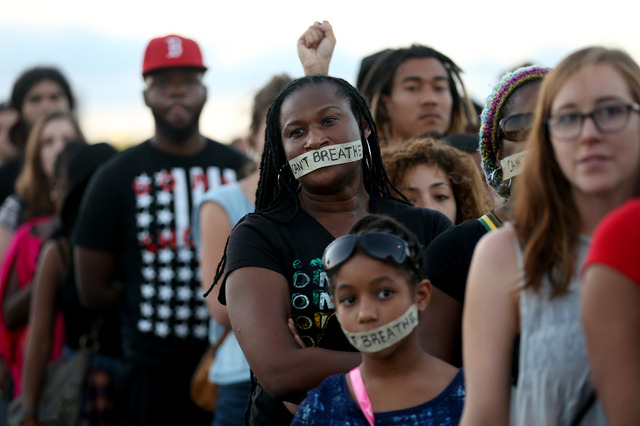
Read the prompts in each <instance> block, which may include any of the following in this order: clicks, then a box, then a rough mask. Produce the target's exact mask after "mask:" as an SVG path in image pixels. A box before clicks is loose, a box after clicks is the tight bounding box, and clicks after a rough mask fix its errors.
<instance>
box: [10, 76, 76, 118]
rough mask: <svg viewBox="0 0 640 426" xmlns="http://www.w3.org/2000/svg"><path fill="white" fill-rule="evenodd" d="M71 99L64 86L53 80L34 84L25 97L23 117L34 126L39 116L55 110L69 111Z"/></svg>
mask: <svg viewBox="0 0 640 426" xmlns="http://www.w3.org/2000/svg"><path fill="white" fill-rule="evenodd" d="M70 109H71V107H70V106H69V100H68V99H67V96H66V95H65V93H64V90H62V87H60V85H59V84H58V83H56V82H55V81H53V80H42V81H40V82H39V83H36V84H34V85H33V87H32V88H31V89H29V91H28V92H27V94H26V95H25V97H24V102H23V104H22V119H23V120H24V121H25V122H26V123H27V124H28V125H29V126H32V125H33V123H35V122H36V121H37V120H38V119H39V118H41V117H44V116H46V115H48V114H51V113H54V112H69V110H70Z"/></svg>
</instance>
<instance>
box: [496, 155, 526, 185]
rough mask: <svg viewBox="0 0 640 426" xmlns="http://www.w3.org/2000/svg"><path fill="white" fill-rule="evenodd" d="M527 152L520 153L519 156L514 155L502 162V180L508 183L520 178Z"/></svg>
mask: <svg viewBox="0 0 640 426" xmlns="http://www.w3.org/2000/svg"><path fill="white" fill-rule="evenodd" d="M525 154H526V151H522V152H519V153H517V154H513V155H510V156H508V157H507V158H504V159H503V160H502V161H501V162H500V167H502V180H503V181H506V180H509V179H511V178H512V177H514V176H518V175H519V174H520V172H521V171H522V166H523V164H524V155H525Z"/></svg>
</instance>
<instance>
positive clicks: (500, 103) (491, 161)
mask: <svg viewBox="0 0 640 426" xmlns="http://www.w3.org/2000/svg"><path fill="white" fill-rule="evenodd" d="M549 71H550V68H545V67H539V66H536V65H531V66H527V67H522V68H518V69H516V70H515V71H512V72H509V73H507V74H505V75H504V76H503V77H502V78H501V79H500V82H498V84H497V85H496V87H495V88H494V89H493V91H492V92H491V94H490V95H489V96H488V97H487V105H486V107H485V108H484V110H483V111H482V114H481V116H480V120H481V123H480V156H481V157H482V168H483V170H484V173H485V176H486V179H487V183H488V184H489V186H491V188H493V190H494V192H495V193H496V194H498V195H499V196H500V197H502V198H504V199H505V200H507V199H509V196H510V195H511V186H510V185H504V184H503V182H502V168H501V167H500V165H499V164H498V160H497V157H496V156H497V154H498V152H499V151H501V150H502V137H501V136H500V129H499V127H498V124H499V123H500V120H501V119H502V118H504V115H505V114H504V110H505V108H504V107H505V105H506V104H507V100H508V99H509V96H511V94H512V93H513V92H514V91H515V90H516V89H518V88H520V87H522V86H523V85H524V84H526V83H529V82H532V81H541V80H542V78H543V77H544V76H545V74H547V73H548V72H549Z"/></svg>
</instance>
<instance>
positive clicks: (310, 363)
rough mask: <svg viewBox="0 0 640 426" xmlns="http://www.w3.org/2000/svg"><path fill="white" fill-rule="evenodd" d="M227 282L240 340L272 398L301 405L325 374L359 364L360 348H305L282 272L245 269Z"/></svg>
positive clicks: (235, 330) (229, 308)
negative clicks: (294, 328)
mask: <svg viewBox="0 0 640 426" xmlns="http://www.w3.org/2000/svg"><path fill="white" fill-rule="evenodd" d="M226 285H227V287H226V297H227V308H228V312H229V318H230V320H231V325H232V326H233V330H234V332H235V334H236V338H237V339H238V342H239V343H240V346H241V347H242V351H243V352H244V354H245V357H246V358H247V361H248V362H249V365H251V369H252V370H253V372H254V373H255V375H256V376H257V377H258V380H259V381H260V383H261V384H262V386H263V387H264V389H265V390H266V391H267V393H269V394H270V395H272V396H273V397H275V398H278V399H281V400H286V401H290V402H295V403H299V402H300V401H301V400H302V399H303V398H304V397H305V395H306V392H307V391H309V390H310V389H313V388H314V387H316V386H318V385H319V384H320V383H321V382H322V381H323V380H324V379H325V378H327V377H329V376H330V375H332V374H338V373H345V372H348V371H349V370H351V369H352V368H354V367H355V366H357V365H358V364H359V363H360V361H361V356H360V353H358V352H341V351H333V350H328V349H322V348H316V347H311V348H300V346H299V345H298V343H296V340H295V338H294V337H293V335H292V333H291V331H290V330H289V326H288V320H289V318H290V317H291V307H290V300H289V289H288V285H287V281H286V279H285V278H284V277H283V276H282V275H280V274H279V273H277V272H274V271H271V270H269V269H264V268H254V267H251V268H241V269H237V270H235V271H233V272H231V273H230V274H229V276H228V277H227V284H226Z"/></svg>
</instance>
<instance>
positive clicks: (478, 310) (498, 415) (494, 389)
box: [460, 227, 520, 426]
mask: <svg viewBox="0 0 640 426" xmlns="http://www.w3.org/2000/svg"><path fill="white" fill-rule="evenodd" d="M518 283H519V270H518V264H517V258H516V253H515V232H514V229H513V228H511V227H509V228H502V229H500V230H498V231H494V232H491V233H489V234H487V235H485V236H484V237H483V238H482V239H481V240H480V241H479V242H478V245H477V246H476V249H475V251H474V254H473V258H472V261H471V267H470V270H469V276H468V279H467V290H466V296H465V306H464V313H463V318H462V342H463V343H462V353H463V363H464V368H465V380H466V401H465V406H464V411H463V413H462V419H461V423H460V424H461V425H467V426H468V425H492V426H496V425H497V426H500V425H504V426H507V425H508V424H509V410H510V390H511V387H510V376H511V374H510V373H511V360H512V354H513V344H514V341H515V338H516V335H517V333H518V330H519V329H520V325H519V322H520V321H519V306H518V300H519V298H518Z"/></svg>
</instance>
